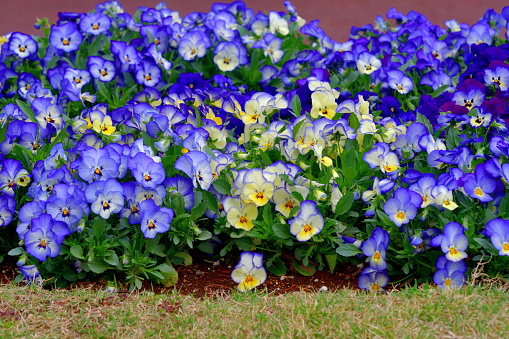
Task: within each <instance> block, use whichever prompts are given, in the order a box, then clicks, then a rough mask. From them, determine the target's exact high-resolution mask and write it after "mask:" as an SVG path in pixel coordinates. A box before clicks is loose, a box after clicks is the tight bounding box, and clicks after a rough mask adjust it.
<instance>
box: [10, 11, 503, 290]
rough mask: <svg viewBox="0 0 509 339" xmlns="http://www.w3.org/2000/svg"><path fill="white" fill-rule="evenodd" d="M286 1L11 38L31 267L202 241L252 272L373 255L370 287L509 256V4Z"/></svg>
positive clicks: (17, 246)
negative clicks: (340, 37)
mask: <svg viewBox="0 0 509 339" xmlns="http://www.w3.org/2000/svg"><path fill="white" fill-rule="evenodd" d="M284 4H285V6H286V9H287V10H286V12H275V11H270V12H268V13H266V14H264V13H261V12H260V13H255V12H254V11H253V10H252V9H250V8H248V7H247V6H246V4H245V3H243V2H242V1H235V2H232V3H230V4H222V3H216V4H214V5H213V6H212V8H211V11H210V12H208V13H191V14H188V15H186V16H184V17H181V16H180V14H179V13H177V12H175V11H172V10H171V9H169V8H167V7H166V5H165V4H164V3H160V4H158V5H157V6H156V7H155V8H148V7H140V8H139V9H138V11H137V12H136V13H135V14H134V15H130V14H128V13H126V12H125V11H124V10H123V8H122V7H121V5H120V4H119V3H118V2H117V1H106V2H104V3H100V4H98V5H97V6H96V8H95V9H94V10H92V11H90V12H89V13H59V20H58V22H57V23H56V24H50V23H49V22H48V21H47V20H42V21H40V22H39V23H38V24H37V26H38V27H40V29H41V32H42V36H29V35H26V34H23V33H21V32H12V33H10V34H8V35H6V36H5V37H3V39H2V40H1V41H3V42H4V43H3V44H2V45H1V50H0V96H1V98H0V106H1V111H0V152H1V154H0V226H1V229H0V230H1V231H2V232H6V234H7V235H8V236H5V237H2V238H4V239H12V238H13V237H12V236H11V235H15V236H16V237H17V238H18V240H16V241H15V243H12V242H9V240H5V241H4V240H2V242H1V243H0V246H1V247H0V248H1V250H2V251H4V249H5V252H6V253H7V252H8V253H9V254H10V255H15V256H18V257H19V261H18V265H19V266H20V270H21V272H23V277H24V278H25V279H27V281H29V282H37V283H40V282H41V281H42V280H43V278H42V276H45V275H47V276H50V275H51V276H56V277H64V279H60V280H59V281H63V280H68V281H75V280H77V279H83V278H85V277H86V275H87V274H89V273H90V272H91V273H95V274H102V273H105V274H109V273H110V272H114V271H115V272H116V271H122V272H125V273H126V277H127V279H128V281H129V282H130V283H131V286H137V287H139V286H141V281H142V280H144V279H151V280H153V281H156V282H158V283H163V284H169V281H171V274H172V270H173V268H172V267H171V266H170V265H169V263H170V262H171V263H174V264H179V263H188V262H189V260H191V259H190V258H191V254H192V253H193V251H196V250H199V251H202V252H205V253H206V254H208V255H210V256H212V257H214V258H218V257H223V256H226V255H227V254H228V253H229V252H231V253H232V254H235V253H239V254H240V256H241V260H240V262H239V264H238V265H237V266H236V268H235V269H234V271H233V273H232V278H233V280H234V281H235V282H236V283H238V284H239V285H238V289H239V290H241V291H246V290H249V289H252V288H254V287H256V286H258V285H260V284H261V283H263V281H264V280H265V279H266V274H267V273H266V271H265V269H267V270H269V271H270V272H272V273H273V274H278V275H282V274H285V272H286V269H287V266H288V265H289V264H290V265H292V266H293V268H294V269H295V270H297V271H298V272H300V273H302V274H308V275H309V274H313V272H314V271H315V270H316V267H318V269H320V270H322V269H324V268H325V267H328V268H329V270H330V271H331V272H332V271H333V270H334V269H335V266H336V263H337V262H338V261H350V262H352V263H355V264H358V265H363V267H364V270H363V271H362V273H361V276H360V278H359V286H360V287H361V288H363V289H366V290H372V291H380V290H383V288H385V287H386V286H387V284H388V280H389V276H391V275H395V274H398V272H403V273H404V274H405V275H409V274H411V275H417V277H416V278H418V279H419V281H432V280H433V281H434V282H435V283H436V284H437V285H439V286H442V287H447V286H451V287H460V286H462V285H463V284H464V283H465V281H466V276H468V273H469V270H471V269H472V265H473V264H471V263H476V262H479V261H480V260H482V258H483V256H488V255H491V256H492V257H493V258H494V259H493V260H492V263H491V264H490V265H491V266H490V273H492V274H502V275H503V274H506V273H504V269H505V267H507V258H506V257H507V256H508V253H509V245H508V241H509V240H508V239H509V238H508V237H509V232H508V231H507V229H508V227H507V225H506V223H507V220H509V198H507V195H506V192H507V191H508V189H507V187H506V186H507V182H509V167H508V166H509V151H508V150H509V147H508V146H509V134H508V127H507V126H508V125H507V122H508V121H509V120H507V119H509V117H508V116H507V114H508V112H507V104H508V102H507V100H508V99H509V95H508V91H509V66H508V62H507V61H508V60H509V44H508V43H507V38H508V37H507V36H502V34H501V32H502V31H503V28H507V25H508V19H509V7H508V8H505V9H504V10H503V11H502V13H501V14H498V13H496V12H494V11H492V10H488V11H487V12H486V14H485V15H484V16H483V17H482V18H481V19H480V20H479V21H478V22H477V23H476V24H474V25H472V26H468V25H465V24H459V23H457V22H456V21H455V20H451V21H448V22H446V27H447V28H441V27H439V26H436V25H433V24H431V23H430V22H429V21H428V20H427V19H426V18H425V17H424V16H423V15H421V14H419V13H416V12H410V13H408V15H404V14H402V13H399V12H397V11H396V10H395V9H391V10H390V11H389V12H388V13H387V17H388V18H389V19H394V20H395V22H396V25H391V24H390V23H389V22H387V21H385V20H384V19H383V18H382V17H377V19H376V21H375V24H374V25H372V24H369V25H365V26H362V27H353V28H352V30H351V33H350V37H349V39H348V41H346V42H343V43H339V42H336V41H334V40H333V39H331V38H330V37H328V36H327V35H326V33H325V32H324V31H323V30H322V29H321V28H320V27H319V25H318V22H317V21H311V22H306V21H305V20H304V19H303V18H301V17H300V16H299V15H298V14H297V12H296V9H295V8H294V7H293V6H292V4H291V3H290V2H288V1H285V3H284ZM389 242H390V244H391V246H389ZM239 251H242V252H239ZM262 252H263V254H262ZM190 253H191V254H190ZM0 255H2V253H0ZM264 257H265V262H264ZM289 257H291V258H293V259H294V260H293V262H291V263H288V262H286V260H287V259H288V258H289ZM283 258H285V260H283ZM34 265H35V266H34ZM39 270H40V271H39ZM49 273H51V274H49ZM20 277H21V276H20ZM57 280H58V279H57Z"/></svg>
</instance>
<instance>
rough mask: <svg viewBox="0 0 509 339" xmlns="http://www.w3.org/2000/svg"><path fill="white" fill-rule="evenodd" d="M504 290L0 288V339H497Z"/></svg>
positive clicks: (508, 320)
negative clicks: (195, 292)
mask: <svg viewBox="0 0 509 339" xmlns="http://www.w3.org/2000/svg"><path fill="white" fill-rule="evenodd" d="M507 301H508V295H507V289H504V288H501V287H494V286H491V287H486V286H485V287H480V286H465V287H464V288H462V289H461V290H440V289H437V288H434V287H429V286H421V287H419V288H418V287H413V288H407V289H402V290H401V291H393V292H390V293H387V294H373V293H366V292H358V291H352V290H349V289H344V290H339V291H337V292H334V293H327V292H320V293H305V292H294V293H288V294H285V295H281V296H274V295H271V294H269V293H267V292H264V291H263V290H259V291H256V292H254V291H252V292H250V293H246V294H240V293H238V292H235V291H232V292H231V293H227V294H223V295H217V296H215V297H213V298H205V299H198V298H194V297H192V296H182V295H179V294H178V293H176V292H172V293H169V294H162V295H156V294H154V293H151V292H141V293H133V294H125V295H122V294H119V295H112V294H109V293H107V292H105V291H93V290H91V289H87V288H80V289H74V290H70V291H67V290H51V291H49V290H45V289H39V288H36V287H18V286H15V285H12V284H10V285H2V286H0V337H2V338H15V337H34V338H39V337H58V338H68V337H72V338H75V337H87V338H113V337H124V338H125V337H130V338H147V337H169V338H213V337H214V338H215V337H219V338H233V337H235V338H237V337H247V338H269V337H272V338H274V337H281V338H308V337H316V338H325V337H328V338H347V337H352V336H355V337H361V338H378V337H381V338H436V337H441V338H445V337H447V338H456V337H467V336H468V337H476V338H477V337H482V338H502V337H505V336H506V335H507V333H508V331H509V314H508V312H507Z"/></svg>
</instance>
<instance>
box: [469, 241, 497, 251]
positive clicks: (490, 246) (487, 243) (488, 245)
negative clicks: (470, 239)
mask: <svg viewBox="0 0 509 339" xmlns="http://www.w3.org/2000/svg"><path fill="white" fill-rule="evenodd" d="M474 240H475V241H476V242H477V243H478V244H479V245H481V247H482V248H484V249H487V250H488V251H490V252H491V253H497V254H498V251H497V249H496V248H495V246H493V244H492V243H491V241H489V240H488V239H484V238H474Z"/></svg>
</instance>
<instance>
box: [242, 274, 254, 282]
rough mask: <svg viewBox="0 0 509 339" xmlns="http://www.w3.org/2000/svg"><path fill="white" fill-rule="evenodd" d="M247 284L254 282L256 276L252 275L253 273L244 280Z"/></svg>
mask: <svg viewBox="0 0 509 339" xmlns="http://www.w3.org/2000/svg"><path fill="white" fill-rule="evenodd" d="M244 281H245V283H246V284H251V283H252V282H254V278H253V277H252V276H251V275H248V276H247V277H246V280H244Z"/></svg>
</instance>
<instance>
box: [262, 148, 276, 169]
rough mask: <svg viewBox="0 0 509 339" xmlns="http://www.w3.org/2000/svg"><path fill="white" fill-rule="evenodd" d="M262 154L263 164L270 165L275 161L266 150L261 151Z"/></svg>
mask: <svg viewBox="0 0 509 339" xmlns="http://www.w3.org/2000/svg"><path fill="white" fill-rule="evenodd" d="M260 156H261V158H262V160H263V164H264V165H265V166H269V165H270V164H272V163H273V162H274V161H272V160H270V158H269V156H268V155H267V153H265V152H264V151H260Z"/></svg>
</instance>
